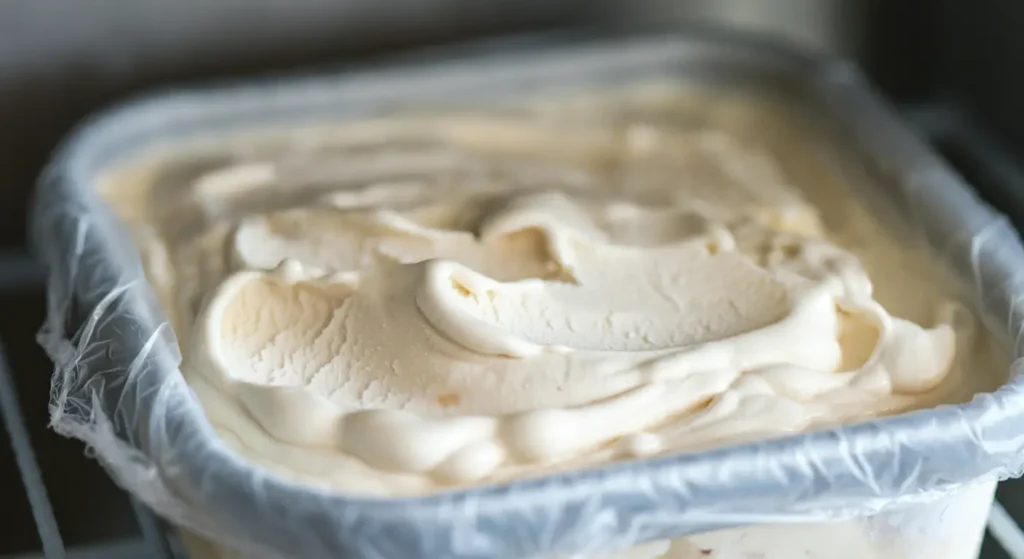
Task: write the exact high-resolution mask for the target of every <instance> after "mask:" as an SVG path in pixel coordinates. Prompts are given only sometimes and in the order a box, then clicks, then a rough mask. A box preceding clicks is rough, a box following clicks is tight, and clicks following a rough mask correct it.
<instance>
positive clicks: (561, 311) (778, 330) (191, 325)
mask: <svg viewBox="0 0 1024 559" xmlns="http://www.w3.org/2000/svg"><path fill="white" fill-rule="evenodd" d="M582 120H585V119H576V120H573V119H567V120H566V121H564V122H561V121H559V120H558V119H557V118H551V117H550V115H547V114H546V116H544V117H543V118H542V117H540V116H536V115H534V116H523V115H505V116H501V115H499V116H486V115H448V116H434V117H424V116H417V117H412V116H410V117H387V118H378V119H369V120H365V121H361V122H354V123H348V124H338V125H336V126H335V127H334V128H332V129H331V131H330V132H329V133H327V132H323V133H320V134H319V135H317V134H307V135H305V136H302V135H299V134H295V135H292V136H287V137H285V138H284V139H279V141H278V143H277V144H275V146H276V147H274V148H273V149H271V148H269V147H267V146H265V145H264V146H263V147H251V148H247V149H235V150H234V151H230V150H228V151H224V152H223V153H221V154H220V155H218V156H215V157H214V156H210V157H206V158H205V159H202V158H200V159H197V160H195V161H193V164H192V165H191V166H187V165H186V166H182V165H181V164H180V161H179V163H178V167H177V168H176V169H177V171H176V172H173V173H164V174H160V173H157V172H156V171H154V169H155V168H157V167H158V166H154V165H149V166H139V167H136V168H134V170H132V171H131V172H123V173H122V174H121V175H120V176H119V178H117V180H111V182H110V183H109V184H110V185H111V186H110V192H114V191H115V190H116V191H119V192H122V193H124V192H127V190H126V187H125V186H124V185H126V184H134V185H136V186H138V185H139V184H140V183H145V184H148V185H149V188H136V191H139V192H143V191H144V192H146V194H145V196H142V195H135V196H134V197H133V196H130V195H128V194H124V195H122V196H121V197H120V198H118V200H120V201H115V202H114V203H115V206H119V209H120V210H121V213H122V215H124V216H126V217H127V218H128V221H129V222H130V223H133V225H134V227H133V230H134V231H135V233H136V236H137V239H138V241H139V244H140V246H141V247H142V252H143V257H144V263H145V264H146V269H147V272H148V274H149V277H150V278H151V279H152V281H153V283H154V286H155V287H156V289H157V292H158V295H159V296H160V298H161V300H162V301H163V303H164V305H165V307H167V309H168V310H169V314H170V316H171V319H172V322H173V323H174V328H175V331H176V333H177V334H178V337H179V341H180V344H181V345H182V348H183V354H184V356H185V360H184V363H183V367H182V368H183V371H184V372H185V374H186V378H187V379H188V381H189V383H190V384H191V386H192V387H193V388H194V389H195V391H196V393H197V395H198V396H199V398H200V400H201V401H202V403H203V405H204V408H205V409H206V411H207V413H208V415H209V417H210V419H211V421H212V422H213V424H214V425H215V427H216V428H217V429H218V431H219V432H220V433H221V434H222V435H223V437H224V438H225V440H226V441H227V442H228V443H229V444H230V445H232V446H233V447H235V448H236V449H237V450H239V451H240V452H241V453H243V454H244V455H246V456H249V457H250V458H252V459H253V460H254V461H256V462H258V463H261V464H264V465H266V466H268V467H270V468H272V469H275V470H277V471H279V472H283V473H285V474H286V475H289V476H292V477H294V478H298V479H300V480H303V481H306V482H310V483H315V484H318V485H322V486H327V487H330V488H333V489H338V490H344V491H346V492H363V493H372V494H383V495H402V494H422V493H429V492H434V491H439V490H443V489H445V488H450V487H457V486H465V485H467V484H479V483H492V482H498V481H503V480H508V479H514V478H517V477H522V476H527V475H537V474H540V473H543V472H548V471H553V470H559V469H565V468H575V467H582V466H586V465H592V464H599V463H604V462H607V461H611V460H620V459H631V458H638V457H645V456H651V455H660V454H665V453H671V452H679V451H693V450H698V449H701V448H706V447H708V446H711V445H720V444H727V443H734V442H741V441H746V440H751V439H757V438H765V437H772V436H780V435H784V434H790V433H797V432H801V431H805V430H808V429H813V428H816V427H823V426H830V425H835V424H837V423H841V422H847V421H855V420H862V419H868V418H871V417H875V416H879V415H886V414H892V413H898V412H902V411H905V410H910V409H914V408H920V407H928V406H932V405H936V404H938V403H942V402H948V401H957V400H962V399H964V398H968V397H969V396H970V395H971V394H973V393H974V392H976V391H978V390H981V389H984V388H986V386H984V382H985V381H983V380H976V379H975V380H971V379H970V378H969V376H968V375H965V374H963V373H964V371H966V370H978V369H986V370H992V369H994V368H995V367H993V365H992V363H991V362H990V361H989V360H988V353H987V352H986V351H984V346H986V344H985V343H984V340H979V338H983V337H984V336H983V334H984V331H983V330H981V329H980V325H979V324H978V323H977V321H976V319H975V317H974V316H973V315H972V313H971V312H970V311H969V310H968V308H967V307H965V306H964V305H962V304H961V303H960V302H959V299H958V298H957V297H956V292H955V290H949V289H947V288H946V286H945V284H943V283H942V282H941V281H940V279H939V276H938V275H935V274H933V273H932V272H931V271H930V270H932V268H929V266H933V263H931V262H930V261H926V260H927V259H926V258H924V257H922V256H921V255H920V254H916V253H914V252H913V251H910V250H908V249H907V248H906V247H904V246H902V245H901V244H900V243H898V242H896V241H894V240H891V239H889V238H887V236H886V233H884V232H883V231H881V230H880V229H878V227H877V226H876V225H875V224H874V222H871V221H870V220H869V219H868V218H869V217H870V214H869V212H867V211H866V210H865V209H863V208H862V207H861V206H860V205H859V203H858V202H857V201H856V199H855V198H854V197H853V195H852V194H851V193H847V197H846V198H842V197H839V196H838V195H834V194H829V195H828V197H825V196H824V195H823V194H822V192H823V191H825V190H827V189H828V188H831V187H829V186H828V185H824V184H822V185H817V186H820V189H818V190H816V188H817V186H816V185H814V184H811V185H805V186H803V188H800V187H798V186H795V185H794V184H792V180H791V179H790V178H789V177H788V176H787V174H786V172H785V170H784V169H783V166H782V165H780V164H779V163H778V162H777V157H775V154H773V152H772V149H771V147H772V146H771V145H770V144H766V143H764V142H762V143H759V142H757V141H749V140H745V139H744V138H743V137H742V136H741V135H740V134H737V133H736V131H735V130H729V129H728V127H721V126H712V125H705V124H702V125H696V126H694V125H691V126H686V127H680V126H676V127H673V126H667V125H660V124H659V123H658V122H657V121H651V120H650V119H648V120H644V119H633V120H630V119H625V118H620V119H607V120H600V119H596V120H595V121H585V122H584V121H582ZM787 141H788V140H787ZM238 145H241V144H238ZM790 149H791V150H792V149H793V148H790ZM776 151H778V150H776ZM783 151H785V150H783ZM805 157H807V158H813V157H814V156H813V155H811V154H810V153H806V154H805ZM196 161H198V162H196ZM158 175H159V176H158ZM117 185H121V186H117ZM815 196H816V197H817V198H818V200H817V202H818V204H817V205H816V204H815V203H813V202H812V201H811V198H814V197H815ZM108 197H110V198H113V196H110V195H109V194H108ZM822 200H827V203H826V204H822V203H821V201H822ZM133 216H134V218H133ZM154 216H155V217H154ZM830 222H831V223H830ZM830 226H831V227H830ZM844 241H845V242H844ZM935 268H939V267H937V266H936V267H935ZM882 282H884V284H883V283H882ZM883 288H884V289H883ZM876 291H877V292H879V293H877V294H876Z"/></svg>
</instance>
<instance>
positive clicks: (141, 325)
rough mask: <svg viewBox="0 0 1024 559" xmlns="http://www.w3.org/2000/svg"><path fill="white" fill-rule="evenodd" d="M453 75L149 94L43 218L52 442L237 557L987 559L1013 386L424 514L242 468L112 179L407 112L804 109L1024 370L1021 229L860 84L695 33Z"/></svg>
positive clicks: (96, 128) (91, 146)
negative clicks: (119, 173) (195, 385)
mask: <svg viewBox="0 0 1024 559" xmlns="http://www.w3.org/2000/svg"><path fill="white" fill-rule="evenodd" d="M506 46H507V44H506ZM450 54H451V53H449V55H450ZM439 60H441V61H440V62H438V61H435V62H433V63H424V61H423V60H422V59H421V60H419V61H418V62H420V64H419V65H416V66H410V65H401V64H398V65H396V66H392V67H385V68H381V69H376V70H373V71H361V72H351V73H346V74H339V75H333V76H321V77H307V78H298V79H284V80H279V81H271V82H265V83H254V84H246V85H242V86H234V87H226V88H220V89H212V90H205V91H195V92H185V93H174V94H169V95H166V96H157V97H155V98H150V99H148V100H144V101H141V102H136V103H133V104H129V105H126V106H124V107H120V108H118V109H115V110H113V111H112V112H110V113H107V114H105V115H103V116H101V117H99V118H97V119H96V120H94V121H92V122H91V123H89V124H88V125H87V126H85V127H84V128H83V129H82V130H81V131H79V132H78V133H77V134H75V135H74V136H73V137H72V139H71V140H70V141H69V142H68V143H67V144H66V145H65V146H64V148H63V149H62V151H61V152H60V153H59V154H58V156H57V157H56V158H55V159H54V161H53V163H52V165H51V166H50V168H49V170H48V172H47V173H46V175H45V176H44V177H43V180H42V182H41V184H40V187H39V190H38V193H37V198H36V202H35V206H34V209H33V226H32V227H33V229H32V237H33V243H34V246H35V248H36V250H37V251H38V253H39V255H40V257H41V259H42V260H43V261H44V262H45V263H46V264H47V265H48V267H49V271H50V281H49V286H50V298H49V304H50V308H49V313H48V322H47V324H46V326H45V327H44V329H43V331H42V333H41V336H40V340H41V342H42V344H43V345H44V347H45V348H46V349H47V351H48V353H49V354H50V356H51V357H52V358H53V360H54V362H55V363H56V373H55V379H54V391H53V402H52V407H51V409H52V412H53V425H54V427H55V428H56V429H57V430H58V431H60V432H62V433H64V434H66V435H69V436H74V437H77V438H80V439H82V440H83V441H85V442H86V443H87V444H89V445H91V446H92V447H93V448H94V449H95V453H96V456H97V457H98V458H99V459H100V460H101V461H102V463H103V464H104V465H105V466H106V467H107V469H108V471H110V473H111V475H112V476H113V477H114V479H115V480H116V481H117V482H118V483H120V484H121V485H122V486H123V487H125V488H126V489H127V490H129V491H131V492H132V493H133V494H135V495H136V496H137V497H138V498H139V499H140V500H142V501H144V502H145V503H146V504H148V505H149V506H150V507H152V508H153V509H154V510H156V511H157V512H159V513H161V514H162V515H163V516H165V517H167V518H169V519H170V520H171V521H173V522H174V523H176V524H178V525H180V526H183V527H184V528H186V529H187V530H190V531H194V532H196V533H199V534H201V535H202V536H203V537H205V538H209V539H213V540H216V541H217V542H218V545H224V546H229V547H232V548H235V549H237V550H239V551H238V552H237V553H238V554H239V555H240V556H244V557H284V558H291V559H297V558H320V557H324V558H327V557H367V558H398V559H407V558H410V557H453V558H467V559H468V558H481V559H483V558H503V557H507V558H517V557H586V558H594V557H604V556H609V554H612V553H619V551H616V550H625V549H628V548H634V549H632V551H631V552H630V553H633V554H634V555H627V557H634V556H635V557H638V558H639V557H647V556H645V555H642V554H641V553H652V554H654V555H653V556H654V557H657V556H658V555H657V553H656V552H660V551H665V550H659V548H658V545H659V544H656V543H647V542H657V541H658V540H665V539H669V538H681V537H685V543H681V544H679V545H678V546H677V548H678V549H672V550H670V551H667V553H669V555H667V557H715V558H724V557H729V558H733V557H735V558H741V557H742V558H744V559H753V558H760V559H769V558H776V557H783V558H786V559H790V558H794V557H816V556H817V557H828V558H830V559H841V558H845V557H851V558H852V557H858V558H865V559H870V558H873V557H879V558H888V557H911V558H917V557H921V558H928V559H946V558H948V559H967V558H969V557H973V556H974V555H976V552H977V548H978V543H979V541H980V538H981V534H982V531H983V528H984V523H985V518H986V515H987V511H988V509H989V506H990V505H991V500H992V491H993V486H994V483H995V482H996V481H997V480H999V479H1003V478H1006V477H1010V476H1017V475H1019V474H1020V473H1021V468H1022V465H1024V438H1022V437H1020V436H1019V434H1020V433H1021V432H1022V429H1024V394H1022V388H1024V381H1021V379H1020V378H1019V377H1018V376H1017V375H1016V374H1015V373H1016V372H1017V368H1016V366H1015V367H1014V369H1013V371H1011V373H1013V375H1012V378H1011V380H1010V381H1009V382H1008V383H1007V384H1006V385H1005V386H1003V387H1002V388H1000V389H999V390H997V391H995V392H993V393H991V394H984V395H980V396H978V397H976V398H975V399H974V400H973V401H972V402H970V403H966V404H961V405H955V406H942V407H939V408H936V409H931V410H925V411H921V412H914V413H909V414H904V415H900V416H896V417H888V418H884V419H880V420H877V421H872V422H867V423H860V424H854V425H846V426H842V427H837V428H834V429H828V430H821V431H816V432H812V433H807V434H802V435H798V436H791V437H785V438H780V439H774V440H769V441H761V442H753V443H748V444H742V445H733V446H728V447H722V448H714V449H710V450H707V451H704V452H699V453H687V454H679V455H670V456H664V457H657V458H651V459H644V460H639V461H634V462H624V463H615V464H609V465H607V466H602V467H599V468H592V469H587V470H584V471H573V472H560V473H557V474H552V475H550V476H546V477H543V478H539V479H530V480H523V481H517V482H514V483H510V484H505V485H500V486H493V487H481V488H472V489H465V490H459V491H452V492H447V493H443V494H439V495H433V496H427V497H416V498H394V499H376V498H367V497H361V496H351V495H343V494H337V493H329V492H324V491H318V490H315V489H312V488H310V487H305V486H301V485H298V484H296V483H294V482H290V481H288V480H285V479H283V478H281V477H279V476H277V475H274V474H272V473H269V472H267V471H266V470H263V469H261V468H258V467H256V466H254V465H252V464H250V463H247V462H246V461H245V460H243V459H241V458H240V457H239V456H237V455H236V454H234V453H233V452H232V451H230V450H229V449H228V448H227V447H226V446H225V445H224V444H223V443H222V442H221V441H220V440H219V439H218V437H217V436H216V435H215V434H214V432H213V430H212V429H211V427H210V425H209V423H207V422H206V420H205V418H204V415H203V412H202V410H201V408H200V406H199V405H198V403H197V402H196V400H195V398H194V397H193V396H192V393H191V392H190V389H189V387H188V386H187V385H186V384H185V382H184V380H183V379H182V377H181V375H180V373H179V371H178V365H179V363H180V354H179V353H178V350H177V345H176V340H175V339H174V335H173V333H172V332H171V329H170V326H169V323H168V321H167V319H166V317H165V315H164V313H163V312H162V310H161V309H160V307H159V305H158V304H157V303H156V299H155V297H154V295H153V292H152V289H151V288H150V287H149V286H148V284H147V282H146V281H145V277H144V275H143V272H142V266H141V264H140V261H139V255H138V251H137V250H136V248H135V247H134V246H133V245H132V242H131V240H130V236H129V235H127V234H126V233H125V230H124V228H123V227H122V225H121V224H120V223H119V222H118V220H117V219H116V218H115V217H114V216H113V215H112V214H111V212H110V209H109V207H107V206H106V205H105V204H104V203H103V201H102V200H100V199H99V197H98V196H97V194H96V192H95V189H94V186H95V179H96V177H97V176H98V175H99V174H101V173H102V172H104V171H105V170H109V169H111V168H112V167H113V166H116V165H119V164H121V163H124V162H126V161H128V160H131V158H132V157H134V156H136V155H137V154H139V153H140V152H142V151H144V150H147V149H153V148H154V147H156V146H169V145H176V144H178V143H182V142H189V141H194V140H197V139H202V138H206V137H209V136H211V135H216V134H222V133H226V132H232V131H238V130H243V129H246V130H251V129H253V128H261V127H264V128H265V127H268V126H271V125H274V126H277V125H282V124H296V125H301V124H308V123H316V122H322V121H324V120H326V119H342V118H346V117H349V116H358V115H365V114H368V113H373V112H377V111H380V110H383V109H395V108H397V107H413V108H442V107H452V106H461V107H467V106H468V107H480V108H487V107H498V106H501V107H508V106H514V104H515V103H516V102H517V101H518V100H521V99H523V98H525V97H528V96H534V97H536V96H543V95H556V94H558V95H561V94H569V93H582V92H590V91H594V90H600V89H602V88H606V87H609V86H613V85H621V84H627V83H644V82H651V81H664V80H673V81H677V82H683V83H685V84H695V85H699V86H700V87H702V88H708V87H711V88H716V87H717V88H723V89H726V90H728V91H743V92H745V93H746V94H748V95H753V96H759V95H763V96H765V97H772V98H779V99H787V100H788V103H789V104H790V105H792V106H794V107H799V108H800V109H801V110H802V111H804V113H805V114H806V115H807V117H808V119H807V120H808V122H811V123H813V124H814V126H815V127H816V128H815V130H816V131H817V132H818V133H820V134H821V138H823V140H822V143H823V144H825V143H828V144H830V145H833V146H838V147H837V149H836V150H835V151H831V150H829V151H828V157H829V158H830V161H833V162H834V163H835V166H836V169H837V172H840V173H842V174H844V177H845V178H850V177H859V179H857V180H858V186H863V187H864V188H865V196H871V197H877V198H878V199H880V200H883V201H884V202H885V206H886V207H887V208H888V211H891V212H892V213H893V214H894V215H895V216H896V217H897V219H896V221H897V222H900V223H902V225H903V226H904V227H905V228H906V229H907V230H908V231H913V232H914V234H915V235H919V236H920V237H921V238H923V239H925V240H926V241H927V242H928V243H929V244H930V245H931V247H932V248H933V249H934V250H935V251H936V252H937V253H938V255H939V256H941V257H942V258H943V259H944V260H945V261H946V262H947V263H948V265H949V267H950V268H951V269H952V270H954V271H955V272H956V273H957V275H959V277H960V278H961V279H962V281H963V282H964V283H965V284H966V285H967V286H968V287H969V289H970V292H971V295H972V296H973V300H974V302H975V304H976V306H977V308H978V310H979V311H981V312H983V313H984V314H985V315H986V317H987V319H988V324H989V326H990V328H991V329H993V330H994V331H995V332H996V334H997V335H1001V336H1003V337H1005V338H1006V340H1008V345H1010V346H1013V347H1014V348H1015V350H1016V349H1017V348H1019V344H1016V343H1015V342H1017V341H1018V340H1019V334H1020V332H1021V322H1022V316H1024V315H1022V313H1021V308H1022V307H1021V305H1020V301H1021V300H1022V295H1024V249H1022V247H1021V244H1020V241H1019V240H1018V238H1017V236H1016V234H1015V232H1014V231H1013V229H1012V228H1011V227H1010V226H1009V224H1008V222H1007V220H1006V219H1005V218H1003V217H1001V216H999V215H997V214H996V213H995V212H993V211H992V210H991V209H990V208H988V207H987V206H985V205H984V204H983V203H981V202H980V201H979V200H978V199H977V198H976V197H975V196H974V195H973V194H972V193H971V192H970V190H969V189H968V188H967V187H966V185H964V184H963V183H962V181H961V180H960V179H959V178H958V177H956V176H955V175H954V174H953V173H952V172H950V171H949V170H948V168H947V167H946V166H945V165H944V163H943V162H942V161H941V160H940V159H938V158H937V157H935V156H934V155H933V154H932V153H931V152H930V151H929V150H928V149H927V148H926V147H925V146H924V145H923V144H922V143H921V142H919V141H918V140H917V139H915V138H914V137H913V136H912V134H910V133H909V132H908V131H907V130H906V129H905V128H904V127H903V126H902V125H901V124H900V123H899V122H898V121H897V120H896V119H895V118H894V116H893V114H892V113H891V111H889V110H888V109H887V108H886V107H885V106H884V104H883V103H881V102H880V101H879V100H878V98H877V97H876V96H874V95H873V94H872V93H871V92H870V90H869V89H868V88H867V87H866V85H865V83H864V82H863V80H862V79H861V78H860V76H859V74H858V73H857V72H856V71H855V70H854V69H852V68H851V67H849V66H848V65H845V64H843V63H841V62H836V61H833V60H829V59H821V58H816V57H814V56H810V55H806V54H804V53H801V52H797V51H793V50H790V49H788V48H784V47H780V46H777V45H774V44H771V43H762V42H760V41H757V40H752V39H746V38H737V37H731V36H721V35H718V34H699V33H686V34H666V35H651V36H628V37H604V36H593V35H586V34H584V35H574V36H567V37H562V38H555V39H548V40H546V41H544V42H543V44H542V45H540V46H537V45H534V46H529V45H527V44H515V45H513V47H512V48H510V49H506V50H502V49H494V48H483V49H481V50H480V51H479V52H475V53H474V52H466V53H462V54H460V55H459V56H458V57H456V59H454V60H452V59H451V56H445V57H439ZM826 140H827V141H826ZM823 149H824V148H823ZM865 176H866V177H869V178H868V179H867V180H865V178H864V177H865ZM851 180H852V179H851ZM868 190H871V191H870V192H868ZM1018 355H1019V354H1018ZM639 544H644V547H640V548H636V547H635V546H637V545H639ZM672 553H675V554H676V555H672ZM638 554H640V555H638ZM815 554H817V555H815ZM610 556H612V557H615V555H610ZM648 556H650V555H648Z"/></svg>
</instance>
